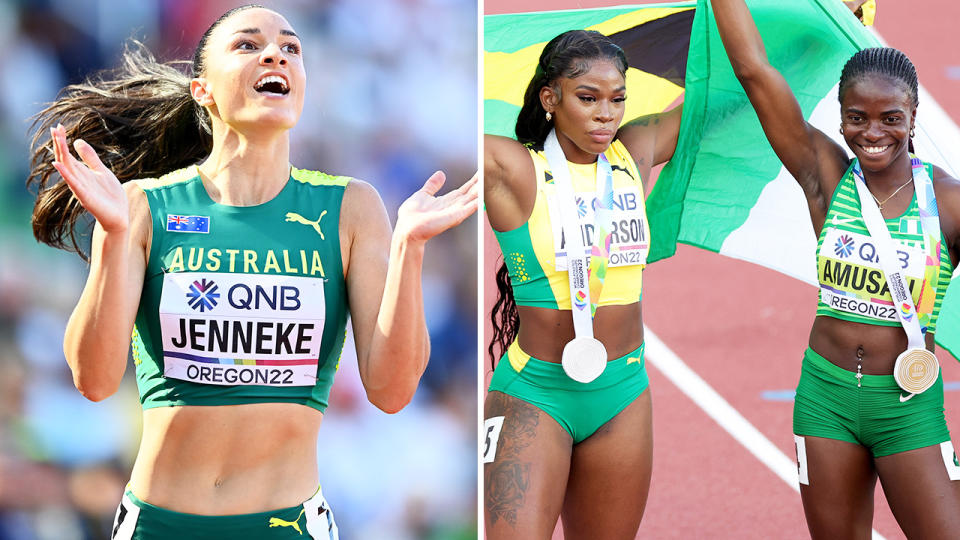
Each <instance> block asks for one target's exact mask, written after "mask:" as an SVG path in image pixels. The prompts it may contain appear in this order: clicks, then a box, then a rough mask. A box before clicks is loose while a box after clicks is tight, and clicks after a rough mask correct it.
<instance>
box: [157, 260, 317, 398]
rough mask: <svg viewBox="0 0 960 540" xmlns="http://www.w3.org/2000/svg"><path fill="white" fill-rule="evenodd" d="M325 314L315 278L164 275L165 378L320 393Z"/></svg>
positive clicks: (161, 301)
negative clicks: (315, 389) (297, 388)
mask: <svg viewBox="0 0 960 540" xmlns="http://www.w3.org/2000/svg"><path fill="white" fill-rule="evenodd" d="M325 310H326V308H325V304H324V295H323V281H322V280H320V279H316V278H308V277H299V276H283V275H280V276H277V275H260V274H226V273H207V272H178V273H168V274H165V275H164V278H163V292H162V294H161V299H160V313H159V315H160V329H161V337H162V344H163V361H164V373H163V374H164V376H165V377H171V378H174V379H182V380H186V381H191V382H195V383H201V384H215V385H262V386H313V385H314V384H315V383H316V380H317V364H318V358H319V356H320V344H321V341H322V335H323V324H324V319H325Z"/></svg>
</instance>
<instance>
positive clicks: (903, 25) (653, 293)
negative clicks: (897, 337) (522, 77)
mask: <svg viewBox="0 0 960 540" xmlns="http://www.w3.org/2000/svg"><path fill="white" fill-rule="evenodd" d="M618 3H621V2H614V1H603V0H600V1H597V0H593V1H580V2H576V1H558V0H524V1H523V2H517V1H516V0H513V1H505V0H486V1H485V4H484V6H485V7H484V9H485V12H486V13H488V14H490V13H506V12H514V11H537V10H546V9H570V8H577V7H595V6H604V5H616V4H618ZM521 4H522V6H521ZM878 4H879V7H878V15H877V21H876V28H877V30H878V32H879V33H880V34H881V36H883V38H884V39H885V40H886V41H887V42H888V43H889V44H890V45H891V46H893V47H897V48H900V49H902V50H904V51H905V52H906V53H907V54H908V55H909V56H910V57H911V59H912V60H913V61H914V63H915V64H916V65H917V69H918V71H919V73H920V81H921V84H923V85H924V86H925V87H926V89H927V90H928V91H929V92H930V93H931V94H932V95H933V97H934V98H935V99H936V100H937V101H938V102H939V103H940V105H941V106H942V107H943V108H944V109H945V110H946V111H947V113H948V114H949V115H950V116H951V118H952V119H953V120H954V121H955V122H960V81H958V80H955V79H951V78H950V77H949V73H950V71H949V68H951V67H955V66H960V47H956V45H955V44H954V43H952V42H951V40H950V38H951V36H952V35H953V33H955V32H956V30H955V28H954V27H953V26H954V25H955V24H956V21H960V5H958V4H956V3H953V2H949V1H947V0H928V1H925V2H923V3H922V4H917V3H914V2H908V1H907V0H900V1H896V0H880V1H879V2H878ZM957 69H960V68H956V69H955V70H954V72H956V70H957ZM918 114H923V104H921V106H920V110H919V113H918ZM485 226H486V227H487V229H486V232H485V247H484V262H483V264H484V269H485V278H486V279H485V280H484V299H485V302H486V303H485V305H486V306H487V309H488V310H489V307H490V306H491V305H492V302H493V297H494V293H495V288H494V287H493V284H492V280H491V277H492V276H493V271H494V270H495V262H496V258H497V256H498V255H499V251H498V250H497V248H496V243H495V242H494V241H493V237H492V235H491V234H490V233H489V225H485ZM644 279H645V281H646V284H645V286H644V299H643V301H644V315H645V317H646V323H647V325H648V326H649V327H650V328H651V329H652V330H653V332H655V333H656V334H657V335H658V336H659V337H660V338H661V339H662V340H663V341H664V342H665V343H666V344H667V346H669V347H670V348H671V349H672V350H673V351H674V352H675V353H676V354H677V355H678V356H679V357H680V358H681V359H683V360H684V361H685V362H686V363H687V364H688V365H689V366H690V367H691V368H692V369H694V370H695V371H696V372H697V373H698V374H699V375H700V376H701V377H702V378H703V379H704V380H706V382H707V383H709V384H710V385H711V386H712V387H713V388H714V389H715V390H716V391H717V392H719V393H720V395H722V396H723V398H724V399H726V400H727V401H728V402H729V403H730V404H731V405H732V406H733V407H735V408H736V409H737V410H738V411H739V412H740V413H741V414H742V415H743V416H744V417H746V419H747V420H748V421H749V422H750V423H752V424H753V425H754V426H755V427H756V428H757V429H758V430H760V432H762V433H763V435H764V436H766V437H767V438H768V439H769V440H770V441H772V442H773V443H774V444H775V445H776V446H777V447H778V448H779V449H780V450H781V451H782V452H783V453H784V454H786V455H787V456H788V457H790V458H791V459H792V458H793V457H794V449H793V436H792V431H791V425H792V410H793V402H792V401H790V400H787V401H773V400H769V399H764V398H763V393H764V392H767V391H778V390H785V391H790V390H792V389H793V388H795V386H796V382H797V378H798V377H799V368H800V358H801V355H802V353H803V350H804V348H805V346H806V341H807V335H808V332H809V329H810V326H811V324H812V322H813V317H814V311H815V305H816V290H815V289H814V288H813V287H810V286H809V285H805V284H803V283H800V282H798V281H796V280H794V279H792V278H789V277H786V276H783V275H781V274H779V273H777V272H774V271H772V270H767V269H765V268H761V267H758V266H755V265H752V264H748V263H745V262H741V261H736V260H732V259H728V258H725V257H721V256H719V255H716V254H713V253H709V252H706V251H702V250H699V249H695V248H691V247H688V246H680V248H679V250H678V252H677V255H676V256H674V257H672V258H671V259H668V260H665V261H661V262H658V263H655V264H653V265H651V266H649V267H648V268H647V270H646V272H645V276H644ZM730 291H740V293H738V294H731V293H730ZM943 330H944V329H941V331H943ZM487 331H489V323H487ZM939 356H940V361H941V365H942V366H943V377H944V381H946V382H947V383H948V388H949V383H951V382H958V381H960V364H958V363H957V362H956V361H955V360H953V359H952V358H950V357H949V356H948V355H945V354H940V355H939ZM482 361H483V362H484V364H485V365H486V366H487V370H489V358H487V357H484V358H483V360H482ZM648 366H649V371H650V379H651V391H652V395H653V407H654V441H655V444H654V469H653V480H652V485H651V488H650V497H649V501H648V504H647V509H646V513H645V515H644V520H643V523H642V525H641V527H640V533H639V534H638V536H637V537H638V538H658V539H659V538H738V539H751V538H757V539H760V538H763V539H767V538H778V539H780V538H808V537H809V535H808V533H807V528H806V524H805V522H804V518H803V509H802V507H801V504H800V497H799V494H798V493H797V492H796V491H794V490H793V489H792V488H791V487H789V486H788V485H787V484H786V483H785V482H784V481H783V480H781V479H780V478H779V477H777V476H776V475H774V474H773V473H772V472H771V471H770V470H769V469H767V468H766V467H765V466H764V465H763V464H762V463H761V462H760V461H759V460H757V459H756V458H755V457H754V456H753V454H751V453H750V452H749V451H748V450H747V449H746V448H744V447H743V446H742V445H741V444H740V443H738V442H737V441H736V440H734V439H733V438H732V437H731V436H730V435H729V434H728V433H727V432H726V431H724V430H723V429H722V428H721V427H720V426H719V425H718V424H716V423H715V422H714V421H713V420H712V419H710V418H709V417H708V416H707V415H706V414H705V413H704V412H703V411H702V410H701V409H700V408H699V407H698V406H697V405H695V404H694V403H693V402H692V401H691V400H690V399H689V398H688V397H687V396H686V395H684V394H683V393H682V392H681V391H680V390H679V389H678V388H677V387H676V386H674V385H673V384H672V383H671V382H670V381H668V380H667V379H666V378H665V377H664V375H663V374H662V373H661V372H659V371H658V370H657V369H656V368H655V367H653V366H651V365H650V363H648ZM488 376H489V373H488ZM945 405H946V410H947V423H948V425H949V427H950V430H951V433H953V434H954V435H955V437H954V438H955V440H956V439H957V437H956V434H958V433H960V391H947V392H946V403H945ZM874 528H875V529H876V530H877V531H878V532H879V533H880V534H882V535H883V536H884V537H886V538H888V539H891V540H892V539H898V538H904V535H903V533H902V532H901V531H900V529H899V527H898V526H897V524H896V521H895V520H894V519H893V515H892V514H891V513H890V510H889V507H888V506H887V502H886V499H885V498H884V497H883V493H882V490H881V489H880V488H879V486H878V488H877V495H876V511H875V515H874ZM554 538H562V534H560V533H559V532H558V533H556V534H555V535H554Z"/></svg>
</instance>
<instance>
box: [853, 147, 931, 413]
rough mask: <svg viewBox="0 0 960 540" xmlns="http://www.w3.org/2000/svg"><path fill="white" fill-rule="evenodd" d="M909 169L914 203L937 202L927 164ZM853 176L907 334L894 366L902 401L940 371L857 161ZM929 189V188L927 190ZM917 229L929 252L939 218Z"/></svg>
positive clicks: (920, 390) (895, 308)
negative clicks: (904, 394)
mask: <svg viewBox="0 0 960 540" xmlns="http://www.w3.org/2000/svg"><path fill="white" fill-rule="evenodd" d="M911 171H912V172H913V187H914V191H915V192H916V194H917V206H918V207H920V208H927V202H928V194H929V196H930V202H931V203H932V204H933V205H936V196H935V195H934V194H933V189H932V185H933V183H932V182H931V181H930V175H928V174H927V171H926V167H916V168H914V167H912V163H911ZM853 176H854V183H855V184H856V185H857V192H858V193H859V195H860V210H861V213H862V214H863V221H864V223H865V224H866V226H867V230H868V231H870V236H871V237H872V238H873V239H874V240H875V242H876V247H877V257H878V258H879V262H880V268H882V269H883V274H884V277H886V279H887V288H888V289H889V290H890V296H891V298H893V309H894V311H896V313H897V317H898V318H899V319H900V324H901V325H902V326H903V330H904V332H906V334H907V350H906V351H904V352H902V353H900V355H899V356H898V357H897V362H896V364H895V365H894V368H893V376H894V379H896V381H897V384H898V385H900V388H903V389H904V390H905V391H907V392H909V393H910V395H909V396H907V397H906V398H905V399H903V398H901V401H906V400H907V399H910V398H912V397H913V396H914V395H916V394H919V393H922V392H923V391H925V390H926V389H928V388H930V387H931V386H933V383H934V382H936V380H937V376H938V375H939V374H940V364H939V362H937V357H936V356H935V355H934V354H933V353H932V352H930V351H928V350H927V348H926V342H925V341H924V339H923V331H922V330H921V329H920V318H919V315H918V314H917V308H916V305H915V304H914V303H913V296H912V295H911V294H910V286H909V284H908V283H907V280H906V278H905V277H904V275H903V272H902V271H901V269H900V268H898V267H897V264H896V261H897V260H899V259H898V258H897V255H896V252H895V250H894V243H893V238H892V237H891V236H890V231H889V230H888V229H887V224H886V222H885V221H884V219H883V215H882V214H880V209H879V208H878V207H877V203H876V201H874V198H873V194H871V193H870V190H869V189H867V184H866V181H865V180H864V179H863V171H861V170H860V163H859V162H857V163H854V165H853ZM928 188H931V189H929V190H928ZM934 212H935V211H934ZM934 215H936V214H934ZM920 230H921V235H922V236H923V244H924V248H923V249H924V252H925V253H928V249H929V246H928V245H927V234H928V233H932V234H933V235H934V238H938V237H939V236H940V221H939V219H935V220H931V219H921V221H920Z"/></svg>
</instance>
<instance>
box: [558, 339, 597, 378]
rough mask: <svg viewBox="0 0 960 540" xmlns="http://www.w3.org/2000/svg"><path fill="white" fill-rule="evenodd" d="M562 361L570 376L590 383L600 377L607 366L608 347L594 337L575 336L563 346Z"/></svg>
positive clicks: (564, 369)
mask: <svg viewBox="0 0 960 540" xmlns="http://www.w3.org/2000/svg"><path fill="white" fill-rule="evenodd" d="M560 363H561V365H563V371H565V372H566V374H567V376H568V377H570V378H571V379H573V380H575V381H577V382H582V383H588V382H590V381H592V380H594V379H596V378H597V377H599V376H600V374H601V373H603V369H604V368H605V367H607V349H606V347H604V346H603V343H600V342H599V341H597V340H596V339H594V338H588V337H577V338H573V341H570V342H568V343H567V344H566V345H565V346H564V347H563V356H562V357H561V359H560Z"/></svg>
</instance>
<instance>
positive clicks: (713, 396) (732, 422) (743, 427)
mask: <svg viewBox="0 0 960 540" xmlns="http://www.w3.org/2000/svg"><path fill="white" fill-rule="evenodd" d="M643 338H644V341H646V344H647V345H646V354H645V355H646V358H647V361H648V362H650V363H651V364H653V365H654V366H656V368H657V369H659V370H660V371H661V372H662V373H663V374H664V375H665V376H666V377H667V378H668V379H670V382H672V383H673V384H675V385H676V386H677V388H679V389H680V390H681V391H682V392H683V393H684V394H686V395H687V397H689V398H690V399H691V400H692V401H693V402H694V403H696V404H697V406H698V407H700V408H701V409H703V412H705V413H707V416H709V417H710V418H713V420H714V421H716V422H717V423H718V424H720V427H722V428H723V429H724V430H726V431H727V433H729V434H730V435H731V436H732V437H733V438H734V439H736V441H737V442H739V443H740V444H742V445H743V446H744V447H745V448H746V449H747V450H749V451H750V453H752V454H753V455H754V456H755V457H756V458H757V459H759V460H760V462H761V463H763V464H764V465H766V466H767V468H769V469H770V470H771V471H773V473H774V474H775V475H777V476H778V477H780V479H781V480H783V481H784V482H786V484H787V485H788V486H790V487H791V488H793V490H794V491H796V492H797V493H799V492H800V481H799V478H798V476H797V475H798V470H797V462H796V461H794V460H793V459H791V458H789V457H787V455H786V454H784V453H783V452H781V451H780V449H779V448H777V447H776V445H774V444H773V443H772V442H770V439H768V438H766V437H765V436H764V435H763V433H760V430H758V429H757V428H755V427H753V424H751V423H750V422H749V421H748V420H747V419H746V418H744V417H743V415H742V414H740V413H739V412H738V411H737V410H736V409H735V408H733V406H732V405H730V403H728V402H727V400H725V399H723V396H721V395H720V394H718V393H717V391H716V390H714V389H713V387H712V386H710V385H709V384H707V381H705V380H703V378H702V377H700V376H699V375H697V373H696V372H694V371H693V370H692V369H690V366H688V365H687V364H686V363H684V361H683V360H681V359H680V357H679V356H677V355H676V353H674V352H673V351H671V350H670V348H669V347H667V345H666V344H665V343H664V342H663V341H661V340H660V338H659V337H657V335H656V334H654V333H653V331H652V330H650V327H649V326H647V325H644V326H643ZM873 538H874V540H884V538H883V536H881V535H880V533H878V532H877V531H876V530H873Z"/></svg>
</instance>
